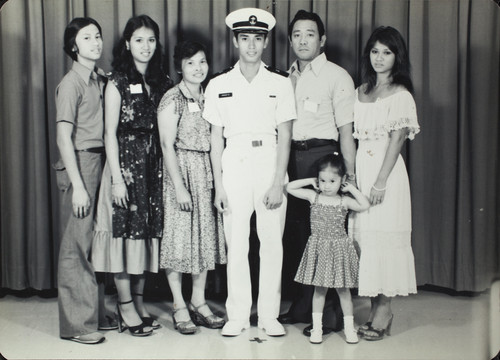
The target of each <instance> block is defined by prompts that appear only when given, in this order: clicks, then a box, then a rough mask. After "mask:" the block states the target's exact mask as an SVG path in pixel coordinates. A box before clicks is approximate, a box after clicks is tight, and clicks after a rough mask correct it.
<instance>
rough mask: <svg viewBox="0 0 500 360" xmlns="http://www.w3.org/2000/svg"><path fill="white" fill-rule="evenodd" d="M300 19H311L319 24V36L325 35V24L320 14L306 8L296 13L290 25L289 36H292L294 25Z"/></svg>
mask: <svg viewBox="0 0 500 360" xmlns="http://www.w3.org/2000/svg"><path fill="white" fill-rule="evenodd" d="M299 20H311V21H314V22H315V23H316V25H318V33H319V37H320V38H321V37H322V36H323V35H325V25H324V24H323V21H322V20H321V18H320V17H319V15H318V14H316V13H314V12H311V11H305V10H299V11H297V13H296V14H295V17H294V18H293V19H292V21H291V22H290V24H289V25H288V37H289V38H291V37H292V31H293V26H294V25H295V23H296V22H297V21H299Z"/></svg>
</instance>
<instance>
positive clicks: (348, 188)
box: [340, 181, 354, 193]
mask: <svg viewBox="0 0 500 360" xmlns="http://www.w3.org/2000/svg"><path fill="white" fill-rule="evenodd" d="M353 188H354V186H353V185H352V184H351V183H350V182H347V181H346V182H343V183H342V185H340V191H341V192H344V193H350V192H352V189H353Z"/></svg>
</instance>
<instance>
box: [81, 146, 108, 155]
mask: <svg viewBox="0 0 500 360" xmlns="http://www.w3.org/2000/svg"><path fill="white" fill-rule="evenodd" d="M76 151H78V152H90V153H95V154H104V152H105V151H106V148H105V147H104V146H99V147H93V148H87V149H79V150H76Z"/></svg>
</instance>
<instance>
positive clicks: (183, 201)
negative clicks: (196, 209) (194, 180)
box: [175, 186, 193, 211]
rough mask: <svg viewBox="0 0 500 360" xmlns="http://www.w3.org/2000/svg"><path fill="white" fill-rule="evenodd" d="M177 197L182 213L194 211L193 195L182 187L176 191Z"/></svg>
mask: <svg viewBox="0 0 500 360" xmlns="http://www.w3.org/2000/svg"><path fill="white" fill-rule="evenodd" d="M175 194H176V197H177V203H178V204H179V208H180V209H181V210H182V211H192V210H193V202H192V201H191V194H190V193H189V191H187V189H186V188H185V187H184V186H182V188H180V189H176V191H175Z"/></svg>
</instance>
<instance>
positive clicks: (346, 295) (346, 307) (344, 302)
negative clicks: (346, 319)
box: [335, 288, 353, 316]
mask: <svg viewBox="0 0 500 360" xmlns="http://www.w3.org/2000/svg"><path fill="white" fill-rule="evenodd" d="M335 290H337V294H339V299H340V306H341V307H342V312H343V313H344V316H352V315H353V307H352V297H351V290H350V289H347V288H339V289H335Z"/></svg>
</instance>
